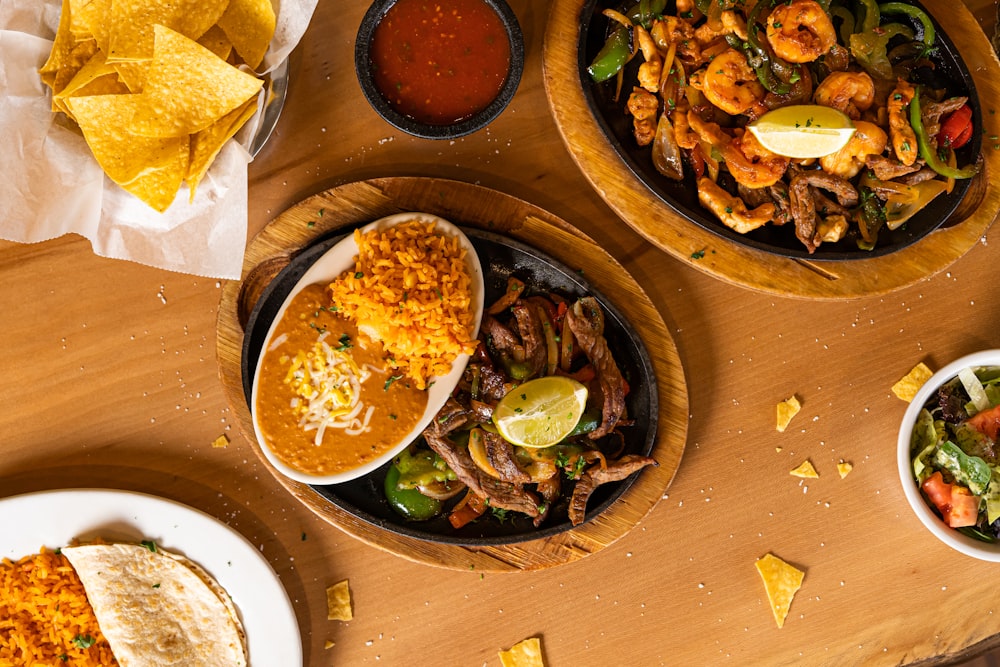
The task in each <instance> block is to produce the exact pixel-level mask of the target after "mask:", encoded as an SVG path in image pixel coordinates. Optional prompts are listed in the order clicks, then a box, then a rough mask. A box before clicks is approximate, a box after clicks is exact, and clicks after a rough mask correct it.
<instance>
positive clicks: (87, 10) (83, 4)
mask: <svg viewBox="0 0 1000 667" xmlns="http://www.w3.org/2000/svg"><path fill="white" fill-rule="evenodd" d="M111 1H112V0H69V11H70V24H69V29H70V32H72V33H73V37H74V39H76V41H78V42H81V41H83V40H86V39H93V40H95V41H96V42H97V48H98V49H100V50H101V51H103V52H105V53H107V51H108V43H109V42H110V41H111V33H110V32H109V21H108V15H109V14H110V13H111Z"/></svg>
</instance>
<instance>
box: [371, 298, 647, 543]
mask: <svg viewBox="0 0 1000 667" xmlns="http://www.w3.org/2000/svg"><path fill="white" fill-rule="evenodd" d="M530 292H531V290H530V289H529V287H528V286H527V285H526V284H525V283H524V282H522V281H520V280H519V279H517V278H511V279H510V281H509V283H508V287H507V290H506V292H505V293H504V295H503V296H502V297H500V299H498V300H497V301H496V302H495V303H493V304H492V305H491V306H490V307H489V308H488V309H487V312H486V313H485V314H484V317H483V323H482V327H481V332H480V340H479V346H478V348H477V350H476V352H475V354H474V355H473V356H472V358H471V359H470V361H469V364H468V366H467V367H466V370H465V374H464V376H463V378H462V380H461V382H459V385H458V387H457V388H456V389H455V392H454V393H453V394H452V396H451V398H449V400H448V402H447V403H446V404H445V406H444V407H443V408H442V409H441V411H440V412H439V413H438V415H437V417H436V418H435V420H434V421H433V422H432V423H431V425H430V426H429V427H428V428H427V429H425V431H424V433H423V438H422V439H421V441H419V442H418V443H417V444H415V445H414V446H411V447H410V448H409V449H408V450H406V451H404V452H403V453H402V454H400V455H399V456H397V457H396V459H394V461H393V463H392V465H391V466H390V468H389V471H388V475H387V476H386V479H385V494H386V498H387V500H388V501H389V504H390V505H391V506H392V507H393V508H394V509H395V510H396V511H397V512H398V513H399V514H400V515H402V516H403V517H405V518H407V519H409V520H413V521H425V520H428V519H432V518H434V517H436V516H440V515H442V514H446V515H447V516H448V521H449V522H450V523H451V525H452V526H453V527H454V528H456V529H458V528H462V527H463V526H465V525H467V524H468V523H470V522H472V521H476V520H479V519H480V518H481V517H485V518H486V519H489V518H497V519H500V520H507V519H510V518H513V517H527V519H530V521H531V524H533V525H534V526H535V527H538V526H541V525H542V524H543V523H545V522H546V520H547V519H549V518H550V517H552V516H555V515H557V516H559V517H566V518H568V519H569V520H570V522H571V523H572V524H573V525H578V524H580V523H582V522H583V521H584V519H585V515H586V508H587V503H588V500H589V499H590V497H591V494H592V493H593V492H594V490H595V489H596V488H597V487H599V486H600V485H601V484H605V483H607V482H616V481H621V480H623V479H625V478H627V477H629V476H630V475H632V474H633V473H635V472H637V471H639V470H641V469H642V468H644V467H646V466H648V465H656V462H655V461H654V460H653V459H652V458H649V457H646V456H639V455H634V454H627V453H625V450H626V442H625V437H624V434H623V433H622V430H623V429H627V428H628V427H629V426H631V424H632V420H631V419H630V417H629V415H628V411H627V408H626V397H627V395H628V393H629V385H628V381H627V380H626V378H625V377H624V376H623V375H622V372H621V370H620V369H619V367H618V365H617V363H616V361H615V359H614V357H613V355H612V353H611V350H610V348H609V346H608V342H607V339H606V338H605V337H604V313H603V311H602V309H601V306H600V304H599V302H598V301H597V300H596V299H594V298H592V297H584V298H581V299H578V300H575V301H569V300H566V299H564V298H562V297H560V296H559V295H557V294H554V293H537V294H532V293H530ZM553 520H554V519H553Z"/></svg>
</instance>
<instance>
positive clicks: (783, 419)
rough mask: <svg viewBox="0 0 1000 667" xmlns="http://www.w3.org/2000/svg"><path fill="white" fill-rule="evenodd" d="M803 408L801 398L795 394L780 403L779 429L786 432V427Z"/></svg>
mask: <svg viewBox="0 0 1000 667" xmlns="http://www.w3.org/2000/svg"><path fill="white" fill-rule="evenodd" d="M801 409H802V404H801V403H799V399H798V398H796V397H795V396H792V397H791V398H787V399H785V400H784V401H782V402H781V403H778V425H777V428H778V431H780V432H781V433H784V432H785V429H786V428H788V424H789V423H790V422H791V421H792V417H794V416H795V415H797V414H799V410H801Z"/></svg>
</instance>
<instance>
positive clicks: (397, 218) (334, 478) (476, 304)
mask: <svg viewBox="0 0 1000 667" xmlns="http://www.w3.org/2000/svg"><path fill="white" fill-rule="evenodd" d="M411 220H418V221H420V222H433V223H435V231H437V232H440V233H443V234H446V235H448V236H455V237H458V239H459V241H460V242H461V244H462V246H463V247H464V248H465V250H466V256H467V258H468V264H469V271H470V274H471V275H470V278H471V279H472V284H471V290H472V309H473V313H474V314H475V316H474V318H473V336H476V335H478V333H479V325H480V323H481V322H482V317H483V299H484V298H485V294H484V293H485V287H484V284H483V268H482V266H481V264H480V262H479V256H478V255H477V254H476V249H475V248H474V247H473V246H472V242H471V241H469V239H468V237H467V236H466V235H465V234H463V233H462V231H461V230H460V229H459V228H458V227H456V226H455V225H453V224H452V223H450V222H448V221H447V220H445V219H444V218H439V217H438V216H436V215H431V214H429V213H398V214H396V215H390V216H388V217H385V218H381V219H379V220H376V221H375V222H372V223H370V224H368V225H365V226H364V227H362V228H361V231H362V232H367V231H369V230H373V229H379V230H384V229H388V228H389V227H392V226H394V225H397V224H400V223H403V222H408V221H411ZM357 255H358V245H357V243H355V241H354V235H353V233H352V234H349V235H348V236H347V237H346V238H345V239H344V240H343V241H340V242H339V243H337V244H336V245H335V246H333V247H332V248H330V250H328V251H327V252H325V253H324V254H323V255H322V256H321V257H320V258H319V259H317V260H316V262H315V263H314V264H313V265H312V266H311V267H309V269H308V270H307V271H306V272H305V273H304V274H303V275H302V278H300V279H299V281H298V282H297V283H295V287H293V288H292V290H291V292H289V294H288V297H287V298H286V299H285V301H284V303H282V304H281V309H280V310H279V311H278V314H277V315H275V317H274V321H272V322H271V326H270V327H269V328H268V331H267V337H266V338H265V339H264V345H263V347H262V348H261V355H260V358H259V359H258V360H257V367H256V369H255V370H254V380H253V389H252V392H251V399H250V403H251V406H252V407H251V415H252V416H253V427H254V432H255V434H256V436H257V442H258V443H260V448H261V451H263V452H264V456H265V457H267V460H268V461H269V462H270V463H271V465H273V466H274V467H275V468H276V469H277V470H278V471H279V472H281V474H283V475H285V476H286V477H289V478H291V479H294V480H296V481H299V482H304V483H306V484H315V485H323V484H340V483H341V482H348V481H350V480H352V479H357V478H358V477H361V476H363V475H367V474H368V473H370V472H372V471H374V470H376V469H378V468H380V467H381V466H382V465H384V464H385V463H387V462H388V461H390V460H392V458H393V457H394V456H396V455H397V454H399V452H401V451H402V450H404V449H405V448H406V447H407V445H409V444H410V443H411V442H413V441H414V440H416V439H417V437H418V436H419V435H420V434H421V432H423V430H424V428H426V427H427V425H428V424H429V423H430V421H431V420H432V419H434V416H435V415H436V414H437V413H438V411H439V410H440V409H441V407H442V406H444V404H445V401H447V400H448V396H450V395H451V392H452V390H453V389H454V388H455V385H457V384H458V381H459V380H460V379H461V378H462V374H463V373H464V372H465V366H466V364H467V363H468V361H469V355H467V354H463V355H459V357H458V358H457V359H455V361H454V362H452V365H451V372H450V373H448V374H447V375H445V376H444V377H437V378H434V382H433V383H428V384H429V387H428V389H427V409H426V411H425V412H424V415H423V417H421V418H420V420H419V421H418V422H417V424H416V426H414V427H413V430H412V431H410V432H409V433H407V434H406V435H405V436H404V437H403V439H402V440H400V442H399V443H398V444H397V445H396V446H395V447H393V448H391V449H389V450H387V451H386V452H385V453H384V454H383V455H382V456H380V457H378V458H376V459H373V460H371V461H369V462H368V463H365V464H363V465H360V466H358V467H357V468H352V469H351V470H347V471H344V472H340V473H337V474H332V475H311V474H309V473H305V472H302V471H301V470H297V469H295V468H293V467H291V466H289V465H288V464H286V463H285V462H284V461H282V460H281V459H279V458H278V456H277V455H276V454H275V453H274V452H273V451H272V450H271V448H270V447H269V446H268V445H267V441H266V440H265V438H264V435H263V434H262V433H261V430H260V425H259V424H258V422H257V392H258V391H259V383H258V378H260V369H261V365H262V364H263V361H264V357H265V356H266V352H267V350H268V348H270V346H271V341H272V339H273V338H274V332H275V330H276V329H277V327H278V324H279V323H280V322H281V318H282V317H283V316H284V314H285V311H286V310H288V306H289V304H291V302H292V299H294V298H295V295H296V294H298V293H299V292H301V291H302V290H303V289H304V288H305V287H307V286H308V285H312V284H314V283H323V282H332V281H333V280H335V279H336V278H337V277H339V276H340V275H342V274H343V273H344V272H345V271H349V270H351V269H353V268H354V262H355V258H356V257H357Z"/></svg>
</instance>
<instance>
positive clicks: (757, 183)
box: [687, 110, 789, 189]
mask: <svg viewBox="0 0 1000 667" xmlns="http://www.w3.org/2000/svg"><path fill="white" fill-rule="evenodd" d="M687 122H688V125H690V127H691V129H692V130H694V132H695V133H696V134H697V135H698V136H699V137H701V138H702V139H703V140H704V141H706V142H708V143H709V144H710V145H712V146H713V147H715V148H716V149H717V150H718V151H719V153H720V154H721V155H722V159H723V160H725V161H726V166H727V167H728V168H729V173H730V174H732V176H733V180H735V181H736V182H737V183H738V184H740V185H742V186H743V187H746V188H751V189H757V188H766V187H769V186H771V185H774V184H775V183H777V182H778V181H779V180H781V177H782V176H784V175H785V170H786V169H787V168H788V163H789V160H788V158H786V157H782V156H780V155H775V154H774V153H772V152H771V151H769V150H767V149H766V148H764V147H763V146H761V144H760V142H759V141H757V137H755V136H753V135H752V134H750V133H749V132H744V133H743V134H742V135H741V136H739V137H736V138H734V137H731V136H729V135H728V134H726V132H724V131H723V130H722V128H721V127H719V126H718V124H716V123H711V122H708V121H706V120H703V119H702V118H701V116H699V115H698V114H697V113H696V112H695V111H693V110H692V111H689V112H688V114H687Z"/></svg>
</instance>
